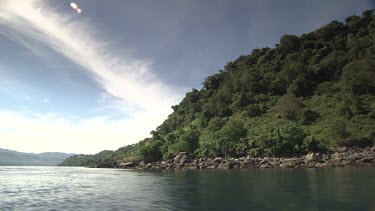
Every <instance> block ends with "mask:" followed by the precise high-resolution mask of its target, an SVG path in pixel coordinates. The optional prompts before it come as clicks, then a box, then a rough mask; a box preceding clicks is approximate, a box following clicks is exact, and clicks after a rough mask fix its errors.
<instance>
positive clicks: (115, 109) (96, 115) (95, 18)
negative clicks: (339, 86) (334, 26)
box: [0, 0, 375, 154]
mask: <svg viewBox="0 0 375 211" xmlns="http://www.w3.org/2000/svg"><path fill="white" fill-rule="evenodd" d="M70 3H71V1H66V0H59V1H57V0H0V148H5V149H12V150H17V151H21V152H34V153H39V152H69V153H84V154H93V153H97V152H99V151H102V150H115V149H117V148H119V147H122V146H125V145H128V144H133V143H136V142H138V141H139V140H141V139H143V138H145V137H148V136H149V134H150V131H151V130H153V129H155V128H156V127H157V126H158V125H160V124H161V123H162V122H163V121H164V120H165V119H166V118H167V116H168V115H169V114H170V113H171V112H172V110H171V106H172V105H175V104H177V103H178V102H180V101H181V100H182V98H183V97H184V96H185V93H186V92H188V91H191V90H192V89H193V88H196V89H201V87H202V86H201V82H202V81H203V80H204V79H205V78H206V77H207V76H209V75H212V74H214V73H217V72H218V71H219V70H220V69H223V67H224V65H225V64H226V63H227V62H229V61H232V60H234V59H236V58H238V57H239V56H240V55H245V54H249V53H250V52H251V51H252V50H253V49H255V48H262V47H274V46H275V44H276V43H278V42H279V40H280V37H281V36H282V35H284V34H295V35H301V34H303V33H308V32H311V31H313V30H315V29H317V28H319V27H322V26H324V25H326V24H328V23H329V22H331V21H333V20H339V21H344V20H345V18H346V17H347V16H350V15H354V14H355V15H361V13H362V12H363V11H364V10H367V9H373V8H375V1H373V0H361V1H358V0H317V1H309V0H306V1H302V0H283V1H279V0H262V1H261V0H230V1H229V0H107V1H103V0H77V1H75V3H76V4H77V5H78V6H79V7H80V8H81V9H82V12H81V13H77V12H76V11H75V10H73V9H72V8H71V7H70Z"/></svg>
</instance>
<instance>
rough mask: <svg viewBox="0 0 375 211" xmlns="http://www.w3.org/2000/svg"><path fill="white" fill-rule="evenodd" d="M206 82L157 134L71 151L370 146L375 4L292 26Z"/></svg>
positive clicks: (226, 152) (88, 161) (124, 155)
mask: <svg viewBox="0 0 375 211" xmlns="http://www.w3.org/2000/svg"><path fill="white" fill-rule="evenodd" d="M202 84H203V88H202V89H201V90H195V89H193V90H192V91H191V92H189V93H187V94H186V97H185V98H184V99H183V100H182V101H181V102H180V103H179V104H178V105H175V106H172V109H173V113H172V114H170V115H169V116H168V118H167V119H166V120H165V121H164V122H163V123H162V124H161V125H160V126H159V127H157V128H156V130H154V131H152V133H151V135H152V137H151V138H147V139H145V140H144V141H141V142H140V143H138V144H136V145H132V147H130V148H129V150H128V151H127V150H125V151H123V150H117V151H114V152H108V153H99V154H98V155H93V156H83V157H82V156H76V157H75V158H72V159H70V160H75V161H77V160H78V161H80V163H78V164H79V165H94V164H95V165H97V164H101V165H104V164H107V163H113V162H115V161H116V159H126V160H137V159H138V160H141V159H143V160H144V161H146V162H152V161H156V160H160V159H169V158H172V157H173V156H174V155H176V154H177V153H179V152H181V151H184V152H187V153H188V154H190V155H196V156H201V155H205V156H245V155H247V154H250V155H253V156H265V155H273V156H294V155H299V154H303V153H306V152H308V151H319V150H323V149H325V148H326V147H329V146H370V145H372V144H374V139H375V132H374V131H375V96H374V90H375V18H374V15H373V11H365V12H364V13H363V15H362V17H359V16H351V17H349V18H347V19H346V23H345V24H344V23H340V22H338V21H333V22H332V23H330V24H328V25H327V26H325V27H322V28H320V29H318V30H316V31H314V32H311V33H308V34H304V35H302V36H300V37H298V36H294V35H284V36H283V37H282V38H281V40H280V44H278V45H277V46H276V48H274V49H271V48H262V49H254V50H253V51H252V52H251V54H250V55H242V56H240V57H239V58H238V59H236V60H235V61H232V62H228V63H227V65H226V66H225V67H224V70H220V71H219V73H217V74H215V75H212V76H209V77H207V78H206V80H205V81H204V82H203V83H202ZM126 149H128V148H126ZM68 160H69V159H68ZM65 164H66V163H65ZM75 164H77V163H75Z"/></svg>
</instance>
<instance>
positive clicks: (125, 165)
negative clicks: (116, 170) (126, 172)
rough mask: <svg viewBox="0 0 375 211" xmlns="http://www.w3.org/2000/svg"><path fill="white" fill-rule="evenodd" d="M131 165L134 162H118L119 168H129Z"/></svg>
mask: <svg viewBox="0 0 375 211" xmlns="http://www.w3.org/2000/svg"><path fill="white" fill-rule="evenodd" d="M131 167H134V163H133V162H127V163H125V162H121V163H120V168H131Z"/></svg>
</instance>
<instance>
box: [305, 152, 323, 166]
mask: <svg viewBox="0 0 375 211" xmlns="http://www.w3.org/2000/svg"><path fill="white" fill-rule="evenodd" d="M320 159H321V155H320V153H315V152H312V153H309V154H307V155H306V156H305V163H309V162H311V161H318V160H320Z"/></svg>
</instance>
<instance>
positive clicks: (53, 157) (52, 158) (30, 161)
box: [0, 148, 73, 166]
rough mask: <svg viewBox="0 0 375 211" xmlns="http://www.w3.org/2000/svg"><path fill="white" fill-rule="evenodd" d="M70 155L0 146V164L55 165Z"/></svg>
mask: <svg viewBox="0 0 375 211" xmlns="http://www.w3.org/2000/svg"><path fill="white" fill-rule="evenodd" d="M72 155H73V154H67V153H59V152H45V153H39V154H34V153H24V152H17V151H13V150H8V149H1V148H0V166H57V164H59V163H61V162H62V161H63V160H64V159H66V158H68V157H70V156H72Z"/></svg>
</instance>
